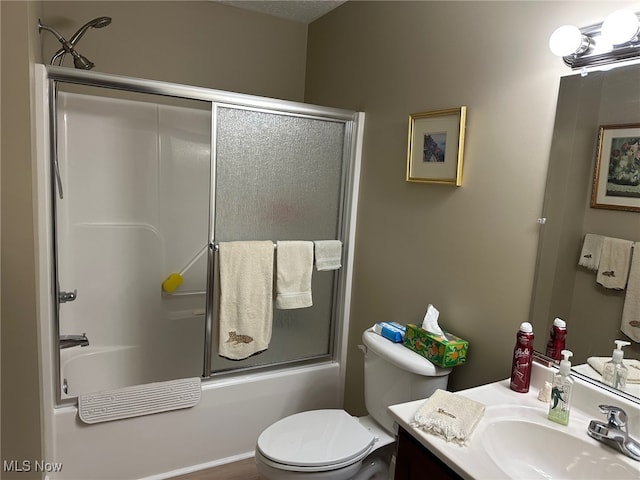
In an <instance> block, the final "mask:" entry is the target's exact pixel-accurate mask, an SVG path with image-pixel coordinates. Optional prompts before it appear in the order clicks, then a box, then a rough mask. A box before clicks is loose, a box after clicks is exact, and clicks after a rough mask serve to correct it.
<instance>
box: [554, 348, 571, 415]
mask: <svg viewBox="0 0 640 480" xmlns="http://www.w3.org/2000/svg"><path fill="white" fill-rule="evenodd" d="M561 353H562V356H563V359H562V360H561V361H560V368H559V369H558V373H556V374H555V375H554V376H553V383H552V385H551V402H550V403H549V415H548V418H549V420H551V421H553V422H556V423H559V424H560V425H568V424H569V409H570V408H571V394H572V393H573V378H571V375H570V372H571V362H570V361H569V358H570V357H572V356H573V352H571V351H570V350H562V352H561Z"/></svg>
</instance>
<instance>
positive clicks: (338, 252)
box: [314, 240, 342, 271]
mask: <svg viewBox="0 0 640 480" xmlns="http://www.w3.org/2000/svg"><path fill="white" fill-rule="evenodd" d="M314 243H315V247H316V251H315V255H316V269H317V270H318V271H324V270H337V269H339V268H340V267H341V266H342V242H341V241H340V240H316V241H315V242H314Z"/></svg>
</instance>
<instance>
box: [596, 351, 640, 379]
mask: <svg viewBox="0 0 640 480" xmlns="http://www.w3.org/2000/svg"><path fill="white" fill-rule="evenodd" d="M609 361H611V357H589V358H587V363H588V364H589V366H590V367H591V368H593V369H594V370H595V371H596V372H598V373H599V374H600V375H602V372H603V371H604V365H605V363H607V362H609ZM622 363H624V366H625V367H627V372H628V374H627V383H640V360H635V359H633V358H623V359H622Z"/></svg>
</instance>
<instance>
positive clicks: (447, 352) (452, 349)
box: [403, 323, 469, 368]
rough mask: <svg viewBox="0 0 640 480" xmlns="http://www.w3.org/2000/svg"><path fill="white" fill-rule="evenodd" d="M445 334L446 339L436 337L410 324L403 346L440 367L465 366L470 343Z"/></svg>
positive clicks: (447, 333) (450, 334)
mask: <svg viewBox="0 0 640 480" xmlns="http://www.w3.org/2000/svg"><path fill="white" fill-rule="evenodd" d="M444 333H445V335H446V338H444V337H441V336H439V335H434V334H433V333H430V332H427V331H426V330H423V329H422V328H420V327H418V326H416V325H413V324H411V323H409V324H407V327H406V332H405V334H404V340H403V344H404V346H405V347H407V348H409V349H411V350H413V351H414V352H416V353H418V354H419V355H422V356H423V357H425V358H426V359H427V360H429V361H430V362H432V363H433V364H435V365H437V366H439V367H443V368H448V367H455V366H457V365H464V364H465V363H466V361H467V349H468V348H469V342H467V341H466V340H463V339H461V338H460V337H456V336H455V335H453V334H452V333H449V332H444Z"/></svg>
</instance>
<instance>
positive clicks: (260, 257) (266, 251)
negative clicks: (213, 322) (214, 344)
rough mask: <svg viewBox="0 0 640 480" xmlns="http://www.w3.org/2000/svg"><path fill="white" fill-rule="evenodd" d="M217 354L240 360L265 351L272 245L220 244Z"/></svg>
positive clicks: (270, 314)
mask: <svg viewBox="0 0 640 480" xmlns="http://www.w3.org/2000/svg"><path fill="white" fill-rule="evenodd" d="M218 257H219V258H218V264H219V265H220V302H219V303H220V338H219V342H218V354H219V355H221V356H223V357H226V358H229V359H231V360H242V359H244V358H247V357H250V356H251V355H253V354H255V353H258V352H261V351H263V350H266V349H267V348H268V347H269V341H270V340H271V328H272V321H273V242H270V241H265V242H261V241H260V242H223V243H220V244H219V245H218Z"/></svg>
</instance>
